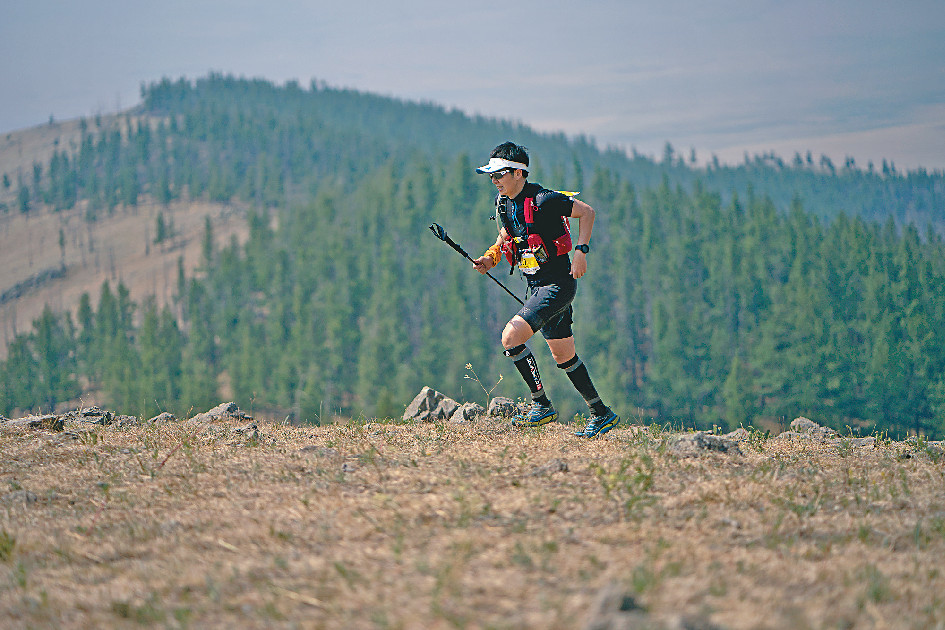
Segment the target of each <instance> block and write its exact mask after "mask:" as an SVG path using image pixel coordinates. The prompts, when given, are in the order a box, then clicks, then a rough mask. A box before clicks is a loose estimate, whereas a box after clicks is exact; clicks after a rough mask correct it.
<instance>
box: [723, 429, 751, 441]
mask: <svg viewBox="0 0 945 630" xmlns="http://www.w3.org/2000/svg"><path fill="white" fill-rule="evenodd" d="M721 437H723V438H725V439H726V440H731V441H733V442H747V441H748V439H749V437H750V434H749V433H748V429H746V428H745V427H739V428H737V429H735V430H734V431H732V432H731V433H726V434H725V435H723V436H721Z"/></svg>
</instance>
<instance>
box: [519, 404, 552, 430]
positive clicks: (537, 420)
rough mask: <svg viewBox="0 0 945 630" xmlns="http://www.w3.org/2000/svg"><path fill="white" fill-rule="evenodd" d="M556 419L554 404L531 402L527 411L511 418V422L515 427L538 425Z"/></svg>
mask: <svg viewBox="0 0 945 630" xmlns="http://www.w3.org/2000/svg"><path fill="white" fill-rule="evenodd" d="M557 419H558V412H557V411H555V408H554V405H539V404H538V403H532V407H531V409H529V410H528V413H526V414H524V415H518V416H515V417H514V418H512V424H513V425H514V426H516V427H540V426H541V425H543V424H548V423H549V422H553V421H554V420H557Z"/></svg>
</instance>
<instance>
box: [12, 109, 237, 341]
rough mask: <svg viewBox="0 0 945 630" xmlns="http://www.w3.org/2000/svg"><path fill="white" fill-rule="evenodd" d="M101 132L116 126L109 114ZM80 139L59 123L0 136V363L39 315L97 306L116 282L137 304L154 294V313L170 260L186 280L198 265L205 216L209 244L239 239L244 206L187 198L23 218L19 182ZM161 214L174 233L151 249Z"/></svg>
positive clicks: (171, 274) (165, 289)
mask: <svg viewBox="0 0 945 630" xmlns="http://www.w3.org/2000/svg"><path fill="white" fill-rule="evenodd" d="M101 124H102V126H103V127H104V128H108V126H110V125H118V124H121V123H120V119H119V117H117V116H112V117H105V118H103V119H102V122H101ZM79 136H80V124H79V122H78V121H67V122H63V123H53V124H49V125H42V126H39V127H35V128H32V129H26V130H23V131H17V132H13V133H8V134H6V135H4V136H3V137H2V138H0V177H3V175H4V174H5V175H6V176H7V178H8V181H9V182H10V186H9V188H3V187H0V358H3V356H5V354H6V346H7V344H8V343H9V341H10V340H12V338H13V337H14V336H15V335H16V334H17V333H20V332H24V331H27V330H29V329H30V326H31V324H32V321H33V320H34V319H35V318H36V317H38V316H39V315H40V314H41V313H42V311H43V308H44V307H46V306H47V305H48V306H50V307H51V308H52V309H53V310H56V311H71V312H74V311H75V309H76V307H77V306H78V302H79V297H80V296H81V295H82V293H84V292H88V293H89V295H90V297H91V298H92V302H93V304H95V303H96V301H97V299H98V294H99V290H100V288H101V286H102V283H103V282H104V281H106V280H108V281H109V282H110V283H111V284H112V286H113V287H114V286H116V285H117V284H118V283H119V282H122V283H124V285H125V286H126V287H128V289H129V290H130V291H131V295H132V298H133V299H134V300H135V301H138V302H141V301H142V300H143V299H144V298H145V296H147V295H154V296H155V297H156V298H157V301H158V304H159V305H160V304H164V303H166V302H167V301H168V300H170V299H171V298H172V297H173V294H174V290H175V283H176V278H177V265H178V259H182V260H183V266H184V269H185V271H186V272H187V273H188V274H190V273H192V272H193V270H194V269H195V268H196V267H197V266H198V265H199V264H200V255H201V242H202V238H203V235H204V229H205V220H206V217H210V219H211V222H212V228H213V235H214V238H215V240H216V242H218V243H225V242H228V241H229V240H230V238H231V237H233V236H236V237H237V238H238V239H240V240H242V239H243V238H244V235H245V232H246V231H245V220H244V218H245V212H244V208H240V207H237V206H235V205H233V204H219V203H210V202H206V201H197V202H191V201H186V200H185V201H175V202H172V203H171V204H170V205H168V206H166V207H165V206H163V205H161V204H158V203H155V202H154V201H153V200H151V199H149V198H148V197H147V196H145V195H142V196H141V198H140V201H139V204H138V206H136V207H125V206H122V205H119V206H118V207H117V208H116V209H115V211H114V213H112V214H108V213H107V212H103V211H100V212H99V213H98V217H97V218H96V220H95V221H91V222H90V221H88V220H87V219H86V211H87V208H88V206H87V204H88V202H86V201H80V202H79V203H78V204H77V205H76V206H75V207H74V208H72V209H69V210H63V211H59V212H56V211H53V210H52V209H51V208H49V207H47V206H44V205H43V204H41V203H37V202H35V201H34V202H33V203H32V204H31V209H30V211H29V212H28V213H25V214H24V213H21V212H20V211H19V209H18V206H17V191H18V182H19V181H20V180H21V178H22V179H23V180H24V181H27V182H31V181H32V177H33V174H32V173H33V164H34V163H37V164H43V165H46V164H48V162H49V159H50V158H51V156H52V155H53V152H54V151H57V150H62V149H65V150H68V151H71V150H73V149H74V147H75V143H76V142H77V139H78V138H79ZM159 214H163V215H164V220H165V222H166V223H167V224H169V225H171V224H172V225H173V237H172V238H170V239H169V240H166V241H164V242H163V243H161V244H155V242H154V240H155V234H156V227H155V226H156V222H157V217H158V215H159Z"/></svg>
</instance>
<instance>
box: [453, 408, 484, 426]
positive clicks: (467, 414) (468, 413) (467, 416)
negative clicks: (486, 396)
mask: <svg viewBox="0 0 945 630" xmlns="http://www.w3.org/2000/svg"><path fill="white" fill-rule="evenodd" d="M485 413H486V408H485V407H483V406H482V405H480V404H478V403H464V404H462V405H460V406H459V407H458V408H457V409H456V411H455V412H454V413H453V415H452V416H450V423H451V424H467V423H471V422H476V421H477V420H479V419H480V418H482V416H483V415H484V414H485Z"/></svg>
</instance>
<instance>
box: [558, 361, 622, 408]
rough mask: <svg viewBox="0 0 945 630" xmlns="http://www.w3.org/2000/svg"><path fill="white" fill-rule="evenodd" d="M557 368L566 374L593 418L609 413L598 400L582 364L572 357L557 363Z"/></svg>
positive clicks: (595, 389)
mask: <svg viewBox="0 0 945 630" xmlns="http://www.w3.org/2000/svg"><path fill="white" fill-rule="evenodd" d="M558 367H559V368H561V369H562V370H564V371H565V372H567V373H568V378H569V379H571V383H572V384H573V385H574V388H575V389H576V390H578V393H580V394H581V396H582V397H583V398H584V402H586V403H587V406H588V407H590V409H591V412H592V413H593V414H594V415H595V416H602V415H604V414H606V413H608V412H609V411H610V409H609V407H607V405H605V404H604V403H603V401H602V400H601V399H600V395H599V394H598V393H597V388H595V387H594V383H592V382H591V375H590V374H588V373H587V366H586V365H584V362H583V361H581V359H579V358H578V356H577V355H574V357H573V358H571V359H569V360H567V361H565V362H564V363H559V364H558Z"/></svg>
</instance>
